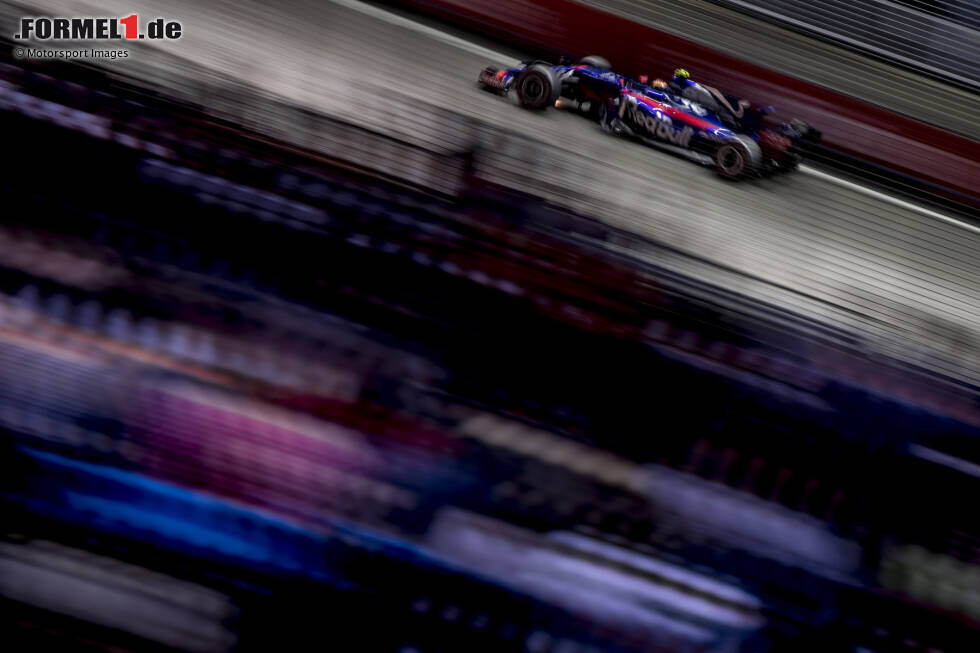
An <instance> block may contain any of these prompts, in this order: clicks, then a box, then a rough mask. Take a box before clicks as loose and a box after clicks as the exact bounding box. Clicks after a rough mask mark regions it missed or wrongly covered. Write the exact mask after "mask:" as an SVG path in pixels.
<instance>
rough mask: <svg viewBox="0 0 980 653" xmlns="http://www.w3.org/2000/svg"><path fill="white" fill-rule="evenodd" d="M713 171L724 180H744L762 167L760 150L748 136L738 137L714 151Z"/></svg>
mask: <svg viewBox="0 0 980 653" xmlns="http://www.w3.org/2000/svg"><path fill="white" fill-rule="evenodd" d="M714 159H715V170H717V171H718V174H719V175H721V176H722V177H725V178H726V179H745V178H746V177H751V176H753V175H755V174H756V173H758V171H759V170H760V168H761V167H762V149H761V148H760V147H759V144H758V143H756V142H755V141H753V140H752V139H751V138H749V137H748V136H742V135H738V136H736V137H735V138H733V139H731V140H730V141H728V142H726V143H723V144H721V145H719V146H718V149H716V150H715V156H714Z"/></svg>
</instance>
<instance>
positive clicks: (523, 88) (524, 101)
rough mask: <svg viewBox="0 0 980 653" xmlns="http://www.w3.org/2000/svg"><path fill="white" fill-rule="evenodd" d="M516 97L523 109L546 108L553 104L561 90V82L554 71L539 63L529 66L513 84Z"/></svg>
mask: <svg viewBox="0 0 980 653" xmlns="http://www.w3.org/2000/svg"><path fill="white" fill-rule="evenodd" d="M514 87H515V88H516V89H517V99H518V101H519V102H520V104H521V106H522V107H524V108H525V109H536V110H540V109H547V108H548V107H550V106H554V104H555V102H556V101H557V100H558V94H559V93H560V92H561V83H560V82H559V81H558V76H557V75H555V73H554V71H553V70H552V69H551V68H550V67H548V66H543V65H541V64H535V65H533V66H529V67H528V68H527V70H525V71H524V72H523V73H521V76H520V77H519V78H518V79H517V82H516V83H515V84H514Z"/></svg>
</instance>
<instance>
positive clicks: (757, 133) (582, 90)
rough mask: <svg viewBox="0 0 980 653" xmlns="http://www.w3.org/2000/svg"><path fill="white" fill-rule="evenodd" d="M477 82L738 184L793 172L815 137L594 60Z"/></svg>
mask: <svg viewBox="0 0 980 653" xmlns="http://www.w3.org/2000/svg"><path fill="white" fill-rule="evenodd" d="M478 81H479V83H480V85H481V86H482V87H484V88H486V89H487V90H491V91H494V92H497V93H500V94H507V93H510V92H511V91H514V92H515V93H516V94H517V99H518V102H519V104H520V105H521V106H523V107H525V108H528V109H545V108H548V107H551V106H555V107H565V106H570V107H571V108H574V109H577V110H578V111H580V112H582V113H584V114H586V115H587V116H589V117H591V118H592V119H595V120H598V121H599V123H600V125H602V127H603V128H604V129H605V130H606V131H607V132H609V133H614V134H621V135H625V136H628V137H630V138H633V139H636V140H638V141H640V142H642V143H644V144H646V145H650V146H653V147H657V148H660V149H665V150H669V151H671V152H674V153H676V154H680V155H683V156H685V157H686V158H689V159H692V160H694V161H696V162H698V163H701V164H704V165H713V166H714V167H715V169H716V170H717V171H718V173H719V174H720V175H722V176H723V177H727V178H729V179H742V178H745V177H750V176H754V175H758V174H764V173H771V172H776V171H784V170H792V169H793V168H795V167H796V166H797V165H798V164H799V163H800V161H801V160H802V157H803V153H804V152H805V150H806V146H807V144H808V143H812V142H814V141H816V140H817V139H818V138H819V136H820V133H819V132H818V131H817V130H816V129H814V128H813V127H811V126H810V125H808V124H806V123H805V122H803V121H801V120H792V121H790V122H788V123H781V122H776V121H773V120H772V119H771V118H770V117H769V115H770V113H771V111H772V108H771V107H770V108H768V109H764V108H761V107H756V106H753V105H752V104H751V103H749V102H747V101H745V100H741V99H738V98H734V97H732V96H730V95H726V94H724V93H722V92H720V91H718V90H717V89H714V88H711V87H709V86H704V85H701V84H696V83H694V82H688V83H687V84H686V85H685V86H684V87H683V88H669V87H668V86H667V85H666V84H664V83H660V84H656V85H649V84H647V83H646V80H645V79H644V80H642V81H638V80H634V79H631V78H629V77H626V76H624V75H620V74H617V73H615V72H613V71H612V70H611V66H610V65H609V62H607V61H606V60H605V59H602V58H601V57H586V58H585V59H582V60H581V61H579V62H578V63H577V64H574V65H571V64H560V65H557V66H553V65H550V64H546V63H543V62H540V61H531V62H525V63H524V64H523V65H522V66H521V67H519V68H509V69H504V70H497V69H495V68H485V69H484V70H483V71H482V72H481V73H480V77H479V80H478Z"/></svg>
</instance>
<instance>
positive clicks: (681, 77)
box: [674, 68, 691, 85]
mask: <svg viewBox="0 0 980 653" xmlns="http://www.w3.org/2000/svg"><path fill="white" fill-rule="evenodd" d="M674 81H675V82H678V83H680V84H685V85H686V84H688V83H690V81H691V73H689V72H687V70H685V69H683V68H678V69H677V70H675V71H674Z"/></svg>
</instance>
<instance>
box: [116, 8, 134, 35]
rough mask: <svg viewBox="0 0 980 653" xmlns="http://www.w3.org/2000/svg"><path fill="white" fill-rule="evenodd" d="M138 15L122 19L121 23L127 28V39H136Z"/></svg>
mask: <svg viewBox="0 0 980 653" xmlns="http://www.w3.org/2000/svg"><path fill="white" fill-rule="evenodd" d="M136 21H137V18H136V14H133V15H132V16H126V17H125V18H120V19H119V22H120V23H122V24H123V25H125V26H126V38H127V39H135V38H136V36H137V34H136Z"/></svg>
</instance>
